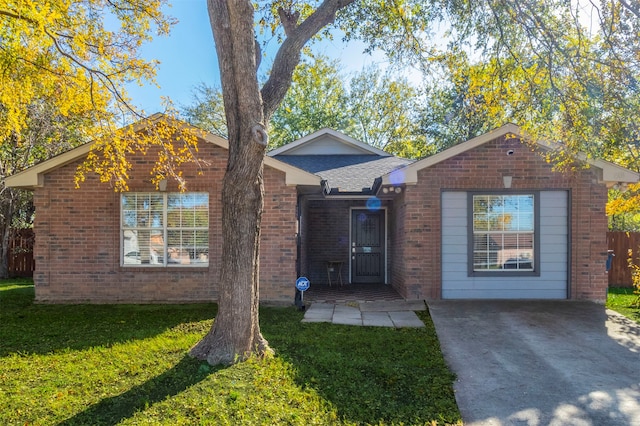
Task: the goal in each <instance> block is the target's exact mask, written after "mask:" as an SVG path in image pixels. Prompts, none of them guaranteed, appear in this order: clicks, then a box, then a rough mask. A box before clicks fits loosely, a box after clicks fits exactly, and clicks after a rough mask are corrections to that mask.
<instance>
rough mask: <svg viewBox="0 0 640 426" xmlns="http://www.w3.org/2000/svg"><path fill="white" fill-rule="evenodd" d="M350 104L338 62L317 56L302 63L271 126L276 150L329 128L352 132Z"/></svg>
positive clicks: (294, 74) (272, 119)
mask: <svg viewBox="0 0 640 426" xmlns="http://www.w3.org/2000/svg"><path fill="white" fill-rule="evenodd" d="M349 103H350V99H349V93H348V92H347V90H346V89H345V86H344V83H343V79H342V76H341V75H340V72H339V71H338V63H337V61H335V60H333V61H332V60H330V59H329V58H327V57H325V56H317V57H316V58H315V59H314V61H313V62H312V63H308V62H302V63H301V64H300V65H299V66H298V67H297V68H296V70H295V72H294V73H293V79H292V84H291V87H290V88H289V91H288V92H287V95H286V96H285V98H284V100H283V101H282V103H281V104H280V107H279V108H278V109H277V110H276V112H275V113H274V115H273V116H272V117H271V122H270V123H269V124H270V132H271V141H272V142H273V144H274V147H277V146H281V145H285V144H287V143H289V142H293V141H295V140H296V139H299V138H301V137H303V136H306V135H308V134H310V133H313V132H315V131H317V130H320V129H322V128H325V127H328V128H330V129H334V130H342V131H348V130H350V128H351V123H350V114H349V112H350V111H349Z"/></svg>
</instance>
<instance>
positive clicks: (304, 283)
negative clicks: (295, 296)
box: [296, 277, 311, 291]
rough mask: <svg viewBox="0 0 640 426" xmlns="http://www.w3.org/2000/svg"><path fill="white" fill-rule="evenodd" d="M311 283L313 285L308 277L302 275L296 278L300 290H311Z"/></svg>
mask: <svg viewBox="0 0 640 426" xmlns="http://www.w3.org/2000/svg"><path fill="white" fill-rule="evenodd" d="M309 285H311V283H310V282H309V280H308V279H307V277H300V278H298V279H297V280H296V288H297V289H298V290H300V291H307V290H309Z"/></svg>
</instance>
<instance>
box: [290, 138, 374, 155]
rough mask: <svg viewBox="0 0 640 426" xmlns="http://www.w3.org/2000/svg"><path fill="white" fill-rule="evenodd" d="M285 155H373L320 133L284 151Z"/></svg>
mask: <svg viewBox="0 0 640 426" xmlns="http://www.w3.org/2000/svg"><path fill="white" fill-rule="evenodd" d="M286 154H287V155H374V154H373V153H372V152H370V151H365V150H363V149H362V148H359V147H357V146H355V145H352V144H347V143H344V142H342V141H339V140H336V139H335V138H334V137H332V136H330V135H322V136H320V137H318V138H316V139H314V140H313V143H305V144H303V145H300V146H299V147H296V148H293V149H291V150H290V151H289V152H286Z"/></svg>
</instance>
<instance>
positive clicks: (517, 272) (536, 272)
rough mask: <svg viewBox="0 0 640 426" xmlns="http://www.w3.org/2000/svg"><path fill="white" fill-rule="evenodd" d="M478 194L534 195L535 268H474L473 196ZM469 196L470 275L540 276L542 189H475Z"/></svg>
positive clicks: (468, 244) (468, 243)
mask: <svg viewBox="0 0 640 426" xmlns="http://www.w3.org/2000/svg"><path fill="white" fill-rule="evenodd" d="M478 195H481V196H484V195H503V196H508V195H533V269H486V270H485V269H480V270H476V269H474V227H473V215H474V206H473V197H474V196H478ZM467 196H468V199H467V211H468V218H467V220H468V227H467V229H468V232H467V234H468V236H467V239H468V242H467V247H468V259H467V270H468V275H469V276H470V277H489V276H493V277H505V276H540V191H512V190H506V191H474V192H468V193H467ZM501 234H504V233H501Z"/></svg>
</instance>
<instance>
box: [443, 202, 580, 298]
mask: <svg viewBox="0 0 640 426" xmlns="http://www.w3.org/2000/svg"><path fill="white" fill-rule="evenodd" d="M468 197H469V194H468V193H466V192H443V194H442V298H443V299H566V298H567V276H568V245H567V242H568V218H567V212H568V195H567V192H566V191H541V192H540V196H539V201H538V202H539V203H540V206H539V210H538V211H539V215H540V218H539V220H538V221H537V225H538V227H539V229H538V230H537V232H539V245H540V250H539V252H538V253H539V254H538V255H539V263H538V267H539V271H537V272H539V274H537V275H536V276H533V275H529V276H513V275H511V276H500V272H499V271H498V272H494V273H492V274H491V276H470V274H469V268H470V267H469V262H468V259H469V253H468V250H469V247H468V245H469V243H468V238H469V237H468V228H469V218H468V211H467V210H468V209H469V207H468V204H469V203H468ZM505 272H506V271H505ZM507 273H508V274H511V273H512V271H508V272H507Z"/></svg>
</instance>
